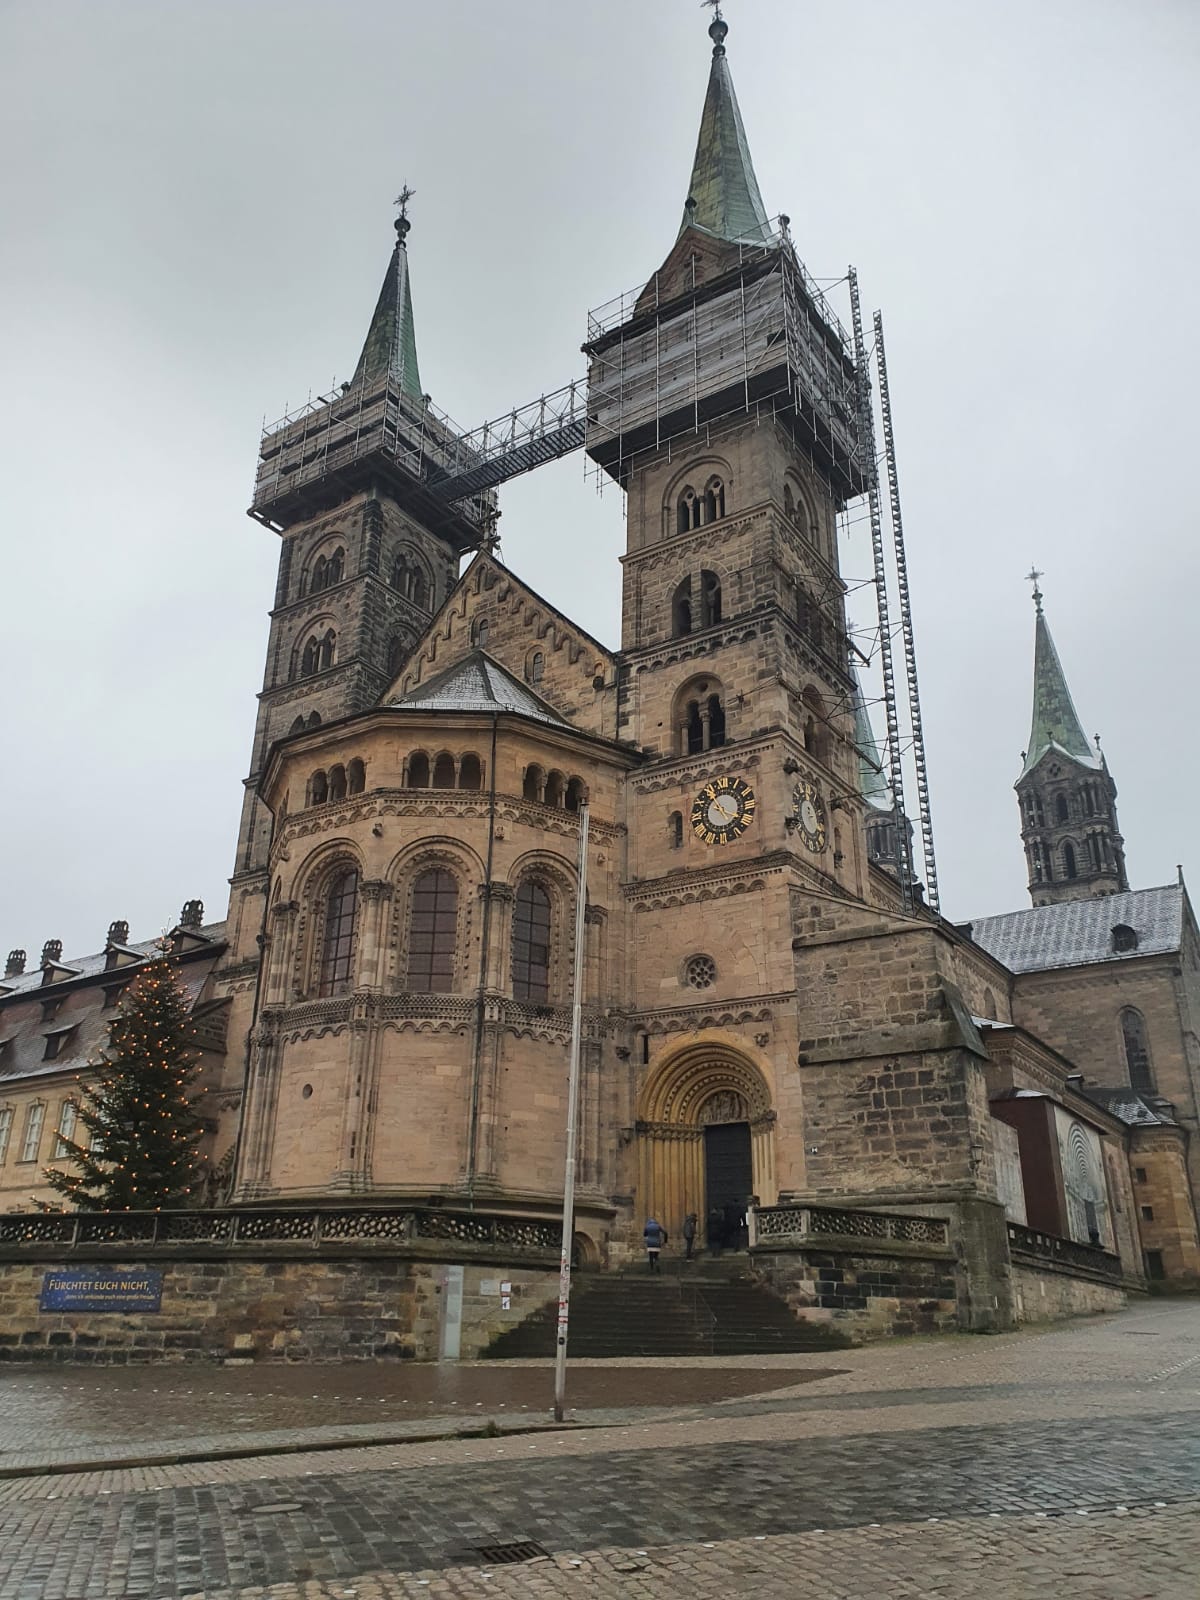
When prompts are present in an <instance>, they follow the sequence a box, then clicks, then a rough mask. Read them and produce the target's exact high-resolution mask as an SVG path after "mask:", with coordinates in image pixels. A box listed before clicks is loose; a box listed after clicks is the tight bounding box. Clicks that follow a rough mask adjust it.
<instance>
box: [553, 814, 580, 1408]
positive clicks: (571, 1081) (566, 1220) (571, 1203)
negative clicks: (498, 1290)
mask: <svg viewBox="0 0 1200 1600" xmlns="http://www.w3.org/2000/svg"><path fill="white" fill-rule="evenodd" d="M587 858H588V808H587V801H586V800H585V801H584V802H583V804H582V805H581V806H580V807H579V881H578V886H577V888H576V893H575V980H574V987H573V992H572V999H571V1062H570V1067H569V1069H568V1072H567V1159H566V1165H565V1169H564V1172H563V1225H562V1255H561V1256H560V1257H559V1263H558V1338H557V1341H556V1343H555V1346H554V1420H555V1422H561V1421H562V1420H563V1407H564V1401H565V1398H566V1392H567V1321H568V1318H569V1315H570V1303H571V1246H572V1244H573V1243H574V1239H575V1124H576V1121H577V1120H578V1108H579V1036H580V1032H581V1029H582V1024H583V940H584V935H585V932H586V925H585V922H584V913H585V912H586V910H587Z"/></svg>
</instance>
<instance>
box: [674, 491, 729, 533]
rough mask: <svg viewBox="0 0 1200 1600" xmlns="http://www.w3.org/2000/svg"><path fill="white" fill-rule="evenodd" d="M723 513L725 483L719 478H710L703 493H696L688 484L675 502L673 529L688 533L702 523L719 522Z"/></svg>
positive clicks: (677, 531)
mask: <svg viewBox="0 0 1200 1600" xmlns="http://www.w3.org/2000/svg"><path fill="white" fill-rule="evenodd" d="M724 515H725V484H724V481H723V480H722V479H721V478H715V477H714V478H710V479H709V480H708V482H707V484H705V486H704V493H703V494H697V493H696V491H695V489H694V488H693V487H692V485H691V484H689V485H688V486H687V488H686V489H684V490H682V492H681V493H680V496H679V499H678V500H677V501H676V502H675V531H676V533H690V532H691V531H692V529H693V528H698V527H700V526H701V524H703V523H709V522H719V521H720V520H721V518H722V517H723V516H724Z"/></svg>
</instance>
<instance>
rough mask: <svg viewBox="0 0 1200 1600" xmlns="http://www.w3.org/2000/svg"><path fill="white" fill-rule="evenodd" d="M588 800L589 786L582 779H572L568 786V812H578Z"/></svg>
mask: <svg viewBox="0 0 1200 1600" xmlns="http://www.w3.org/2000/svg"><path fill="white" fill-rule="evenodd" d="M586 799H587V785H586V784H585V783H584V781H583V779H582V778H572V779H571V780H570V782H569V783H568V784H567V793H566V807H567V810H568V811H578V810H579V808H580V806H581V805H582V804H583V802H584V801H585V800H586Z"/></svg>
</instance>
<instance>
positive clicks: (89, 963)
mask: <svg viewBox="0 0 1200 1600" xmlns="http://www.w3.org/2000/svg"><path fill="white" fill-rule="evenodd" d="M182 931H183V932H184V933H185V934H187V935H188V936H189V937H191V938H197V939H204V940H205V941H206V942H207V943H209V944H212V945H218V944H220V943H221V942H222V941H223V939H224V938H225V924H224V923H223V922H209V923H206V924H205V925H204V927H202V928H184V929H183V930H182ZM160 937H161V935H160ZM157 946H158V939H157V938H155V939H142V940H140V941H136V942H130V943H129V944H127V945H116V946H108V947H106V948H105V949H103V950H97V951H96V952H95V953H94V954H93V955H89V956H64V957H63V958H62V960H61V961H59V962H58V963H57V965H58V967H59V968H60V969H61V970H62V971H63V973H64V974H68V973H69V975H70V976H69V977H67V976H64V979H63V981H64V982H74V981H75V980H76V979H78V978H95V977H98V976H99V975H100V974H101V973H105V974H106V975H108V973H109V972H110V971H111V980H110V981H111V982H113V983H117V982H119V981H120V978H121V977H122V975H129V976H132V974H133V971H134V968H135V963H134V962H132V961H130V962H128V963H127V964H126V965H125V966H121V967H114V968H111V969H109V968H108V965H107V960H108V951H109V949H119V950H120V951H121V952H122V953H123V954H126V955H132V956H141V957H145V956H149V955H152V954H153V952H154V950H155V949H156V948H157ZM43 987H44V986H43V984H42V969H41V967H37V966H35V967H33V968H32V969H31V970H28V971H25V972H21V973H17V974H14V975H13V976H11V977H7V978H0V1000H5V999H8V998H10V997H11V998H13V999H15V998H16V996H17V995H19V994H23V995H30V994H32V993H34V992H35V991H36V990H39V989H41V988H43ZM2 1031H3V1030H2V1029H0V1032H2Z"/></svg>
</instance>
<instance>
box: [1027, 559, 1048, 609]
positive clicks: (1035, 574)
mask: <svg viewBox="0 0 1200 1600" xmlns="http://www.w3.org/2000/svg"><path fill="white" fill-rule="evenodd" d="M1025 576H1026V577H1027V578H1028V579H1029V581H1030V583H1032V584H1033V603H1034V605H1035V606H1036V607H1037V614H1038V616H1039V617H1040V616H1041V614H1042V591H1041V589H1040V587H1039V585H1038V579H1039V578H1044V577H1045V576H1046V574H1045V573H1044V572H1039V571H1038V569H1037V568H1036V567H1030V569H1029V571H1028V572H1027V573H1026V574H1025Z"/></svg>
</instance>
